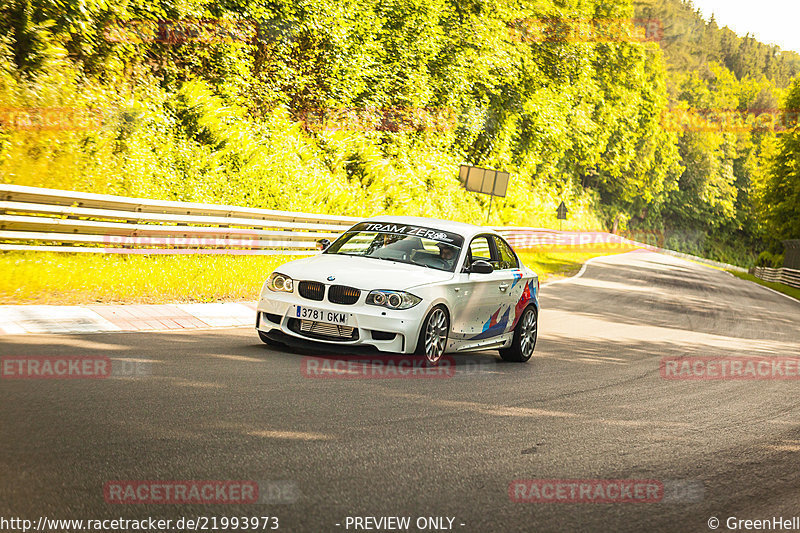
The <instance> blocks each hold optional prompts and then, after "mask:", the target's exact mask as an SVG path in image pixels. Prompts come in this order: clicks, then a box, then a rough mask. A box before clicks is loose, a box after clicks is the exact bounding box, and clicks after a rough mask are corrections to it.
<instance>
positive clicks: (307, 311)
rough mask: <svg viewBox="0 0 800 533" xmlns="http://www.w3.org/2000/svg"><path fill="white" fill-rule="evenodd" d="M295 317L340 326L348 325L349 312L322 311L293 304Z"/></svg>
mask: <svg viewBox="0 0 800 533" xmlns="http://www.w3.org/2000/svg"><path fill="white" fill-rule="evenodd" d="M294 313H295V315H294V316H295V318H299V319H301V320H313V321H314V322H327V323H328V324H337V325H340V326H348V325H350V313H340V312H339V311H323V310H322V309H314V308H312V307H301V306H299V305H297V306H295V310H294Z"/></svg>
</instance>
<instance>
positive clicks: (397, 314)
mask: <svg viewBox="0 0 800 533" xmlns="http://www.w3.org/2000/svg"><path fill="white" fill-rule="evenodd" d="M364 298H365V295H363V294H362V296H361V298H360V299H359V301H358V302H356V303H355V304H353V305H340V304H334V303H331V302H328V301H321V302H317V301H312V300H306V299H304V298H302V297H300V296H299V295H298V294H296V293H278V292H271V291H270V292H266V291H265V294H264V295H263V296H262V298H261V300H260V301H259V302H258V315H257V316H256V329H258V330H259V331H263V332H264V333H270V332H275V331H280V332H281V334H282V335H285V336H289V337H294V338H297V339H302V340H304V341H309V342H314V343H318V344H321V345H328V346H331V347H333V346H338V347H346V346H352V347H354V348H355V347H359V346H361V347H363V346H371V347H374V348H376V349H377V350H379V351H381V352H389V353H403V354H412V353H414V350H415V349H416V346H417V336H418V335H419V331H420V328H421V324H422V320H423V319H424V318H425V312H426V311H427V309H426V306H425V302H420V303H419V304H417V305H416V306H414V307H412V308H411V309H406V310H404V311H399V310H392V309H387V308H385V307H379V306H376V305H367V304H365V303H364ZM298 305H299V306H303V307H307V308H313V309H319V310H322V311H325V312H328V311H331V312H334V313H346V314H347V315H348V316H349V325H351V326H352V327H353V332H352V335H351V337H349V338H346V339H343V338H332V337H329V336H328V335H326V333H328V332H327V331H323V332H322V333H320V332H319V331H304V327H303V325H301V324H300V321H301V319H300V318H298V317H296V316H295V310H296V306H298ZM307 325H308V324H306V325H305V326H307Z"/></svg>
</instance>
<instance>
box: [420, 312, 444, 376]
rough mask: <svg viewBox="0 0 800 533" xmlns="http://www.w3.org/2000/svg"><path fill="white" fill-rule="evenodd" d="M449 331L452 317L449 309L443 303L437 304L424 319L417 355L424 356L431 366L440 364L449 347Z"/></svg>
mask: <svg viewBox="0 0 800 533" xmlns="http://www.w3.org/2000/svg"><path fill="white" fill-rule="evenodd" d="M449 332H450V317H449V316H448V315H447V309H445V307H444V306H443V305H437V306H436V307H434V308H433V309H431V310H430V312H429V313H428V316H426V317H425V320H423V321H422V329H420V331H419V338H418V339H417V350H416V352H415V353H416V355H419V356H422V357H424V358H425V363H426V364H427V365H429V366H436V365H438V364H439V361H440V360H441V358H442V356H443V355H444V351H445V349H446V348H447V337H448V334H449ZM434 337H435V338H434Z"/></svg>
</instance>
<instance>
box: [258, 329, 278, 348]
mask: <svg viewBox="0 0 800 533" xmlns="http://www.w3.org/2000/svg"><path fill="white" fill-rule="evenodd" d="M257 331H258V336H259V338H260V339H261V342H263V343H264V344H266V345H268V346H283V345H282V344H281V343H280V342H278V341H276V340H274V339H270V338H269V337H267V334H266V333H264V332H263V331H261V330H257Z"/></svg>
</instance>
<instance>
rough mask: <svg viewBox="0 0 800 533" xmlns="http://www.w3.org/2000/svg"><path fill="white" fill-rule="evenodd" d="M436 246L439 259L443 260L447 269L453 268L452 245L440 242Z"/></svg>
mask: <svg viewBox="0 0 800 533" xmlns="http://www.w3.org/2000/svg"><path fill="white" fill-rule="evenodd" d="M436 246H438V247H439V259H441V260H442V261H444V264H445V266H446V268H447V269H448V270H449V269H451V268H453V263H454V262H455V260H456V251H455V249H453V247H452V246H450V245H449V244H444V243H442V242H440V243H437V244H436Z"/></svg>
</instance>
